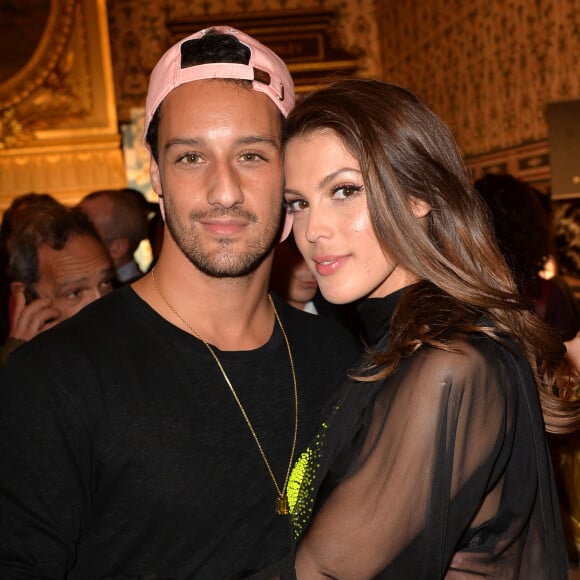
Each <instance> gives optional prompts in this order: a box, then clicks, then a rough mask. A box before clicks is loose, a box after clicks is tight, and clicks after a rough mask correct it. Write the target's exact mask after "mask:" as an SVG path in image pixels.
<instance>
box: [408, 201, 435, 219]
mask: <svg viewBox="0 0 580 580" xmlns="http://www.w3.org/2000/svg"><path fill="white" fill-rule="evenodd" d="M411 210H412V211H413V215H414V216H415V217H416V218H423V217H425V216H426V215H428V214H429V213H430V212H431V206H430V205H429V204H428V203H427V202H426V201H423V200H422V199H417V198H416V197H411Z"/></svg>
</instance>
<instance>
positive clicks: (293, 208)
mask: <svg viewBox="0 0 580 580" xmlns="http://www.w3.org/2000/svg"><path fill="white" fill-rule="evenodd" d="M285 204H286V208H287V209H288V211H289V212H290V213H296V212H298V211H303V210H305V209H306V208H307V207H308V202H307V201H306V200H304V199H288V200H286V202H285Z"/></svg>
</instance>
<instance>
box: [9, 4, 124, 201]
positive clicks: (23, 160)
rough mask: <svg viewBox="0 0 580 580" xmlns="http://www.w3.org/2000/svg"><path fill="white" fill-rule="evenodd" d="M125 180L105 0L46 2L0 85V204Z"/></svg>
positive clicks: (74, 196) (66, 197) (76, 193)
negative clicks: (37, 28) (28, 53)
mask: <svg viewBox="0 0 580 580" xmlns="http://www.w3.org/2000/svg"><path fill="white" fill-rule="evenodd" d="M8 16H10V15H8ZM4 17H6V15H4ZM29 17H30V18H34V14H30V15H29ZM14 42H18V29H16V30H15V32H14ZM9 56H10V55H7V56H6V58H9ZM125 184H126V178H125V172H124V165H123V157H122V152H121V148H120V134H119V131H118V127H117V115H116V106H115V96H114V88H113V76H112V67H111V59H110V45H109V36H108V24H107V12H106V5H105V0H51V1H50V7H49V12H48V18H47V21H46V26H45V28H44V31H43V33H42V35H41V38H40V39H39V43H38V45H37V47H36V50H35V51H34V53H33V55H32V57H31V58H30V60H29V61H28V62H27V63H26V65H25V66H24V67H23V68H22V69H21V70H20V71H18V72H17V73H16V74H14V75H12V76H11V77H10V78H8V79H7V80H4V82H2V83H1V84H0V209H4V208H6V206H7V205H8V204H9V203H10V200H11V199H12V197H14V196H15V195H18V194H21V193H27V192H30V191H36V192H48V193H51V194H53V195H55V196H56V197H58V198H59V199H62V200H63V201H64V202H66V203H75V202H76V201H77V200H78V198H79V197H80V196H81V195H83V194H84V193H86V192H88V191H90V190H93V189H100V188H105V187H122V186H124V185H125Z"/></svg>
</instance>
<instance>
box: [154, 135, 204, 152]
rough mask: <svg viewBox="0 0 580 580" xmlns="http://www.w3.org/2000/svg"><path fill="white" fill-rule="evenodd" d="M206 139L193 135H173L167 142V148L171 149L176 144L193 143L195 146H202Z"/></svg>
mask: <svg viewBox="0 0 580 580" xmlns="http://www.w3.org/2000/svg"><path fill="white" fill-rule="evenodd" d="M203 144H204V141H203V140H201V139H194V138H193V137H173V138H171V139H169V141H167V143H165V147H164V148H165V149H166V150H167V149H169V148H170V147H173V146H174V145H193V146H200V145H203Z"/></svg>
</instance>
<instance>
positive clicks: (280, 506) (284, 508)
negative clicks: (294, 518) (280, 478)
mask: <svg viewBox="0 0 580 580" xmlns="http://www.w3.org/2000/svg"><path fill="white" fill-rule="evenodd" d="M276 513H277V514H278V515H279V516H287V515H288V514H289V513H290V508H289V507H288V497H287V496H286V494H283V495H281V496H280V497H279V498H278V499H277V500H276Z"/></svg>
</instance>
